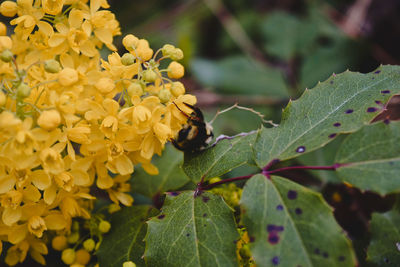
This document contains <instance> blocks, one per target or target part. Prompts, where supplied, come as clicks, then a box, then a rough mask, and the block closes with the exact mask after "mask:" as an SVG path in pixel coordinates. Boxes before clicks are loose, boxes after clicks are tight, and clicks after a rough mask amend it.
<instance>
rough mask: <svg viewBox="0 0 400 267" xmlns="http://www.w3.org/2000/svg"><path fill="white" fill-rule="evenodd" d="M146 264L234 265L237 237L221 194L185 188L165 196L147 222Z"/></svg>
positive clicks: (232, 220)
mask: <svg viewBox="0 0 400 267" xmlns="http://www.w3.org/2000/svg"><path fill="white" fill-rule="evenodd" d="M148 227H149V228H148V232H147V235H146V252H145V261H146V263H147V265H148V266H163V267H164V266H191V267H196V266H237V265H238V263H237V259H236V252H235V249H236V245H235V240H237V239H238V238H239V234H238V232H237V230H236V225H235V221H234V218H233V213H232V211H231V209H230V208H229V207H228V206H227V205H226V203H225V202H224V201H223V200H222V198H221V197H220V196H216V195H214V194H211V193H207V192H205V193H203V194H201V195H200V196H198V197H194V196H193V191H186V192H183V193H181V194H180V195H178V196H172V195H171V194H169V195H167V197H166V199H165V202H164V206H163V208H162V212H161V214H160V215H158V216H157V217H154V218H153V219H151V220H150V221H149V222H148Z"/></svg>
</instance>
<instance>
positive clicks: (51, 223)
mask: <svg viewBox="0 0 400 267" xmlns="http://www.w3.org/2000/svg"><path fill="white" fill-rule="evenodd" d="M44 221H45V222H46V226H47V228H48V229H49V230H62V229H64V228H65V227H66V226H67V221H66V220H65V217H64V216H63V215H62V214H50V215H48V216H46V217H45V218H44Z"/></svg>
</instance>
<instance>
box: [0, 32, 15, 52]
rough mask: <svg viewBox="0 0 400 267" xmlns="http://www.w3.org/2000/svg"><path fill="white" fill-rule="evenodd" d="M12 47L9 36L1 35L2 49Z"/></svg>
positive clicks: (0, 45)
mask: <svg viewBox="0 0 400 267" xmlns="http://www.w3.org/2000/svg"><path fill="white" fill-rule="evenodd" d="M11 48H12V40H11V38H10V37H8V36H0V51H3V50H6V49H11Z"/></svg>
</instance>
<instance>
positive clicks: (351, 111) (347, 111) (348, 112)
mask: <svg viewBox="0 0 400 267" xmlns="http://www.w3.org/2000/svg"><path fill="white" fill-rule="evenodd" d="M353 111H354V110H352V109H348V110H346V111H345V113H346V114H350V113H353Z"/></svg>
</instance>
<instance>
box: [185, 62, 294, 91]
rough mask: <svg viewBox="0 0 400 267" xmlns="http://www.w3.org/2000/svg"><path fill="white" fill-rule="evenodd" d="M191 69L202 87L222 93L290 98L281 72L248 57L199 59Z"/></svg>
mask: <svg viewBox="0 0 400 267" xmlns="http://www.w3.org/2000/svg"><path fill="white" fill-rule="evenodd" d="M191 67H192V71H193V74H194V76H195V77H196V78H197V80H199V82H200V83H201V84H203V85H204V86H209V87H216V88H218V90H219V92H222V93H228V94H246V95H265V96H268V97H271V98H273V97H276V98H286V97H288V91H287V86H286V84H285V80H284V78H283V74H282V73H281V72H280V71H279V70H277V69H274V68H271V67H267V66H264V65H261V64H258V63H256V62H251V61H249V60H248V59H247V58H245V57H239V56H238V57H230V58H227V59H224V60H221V61H218V62H216V61H211V60H206V59H197V60H194V61H193V63H192V66H191Z"/></svg>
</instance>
